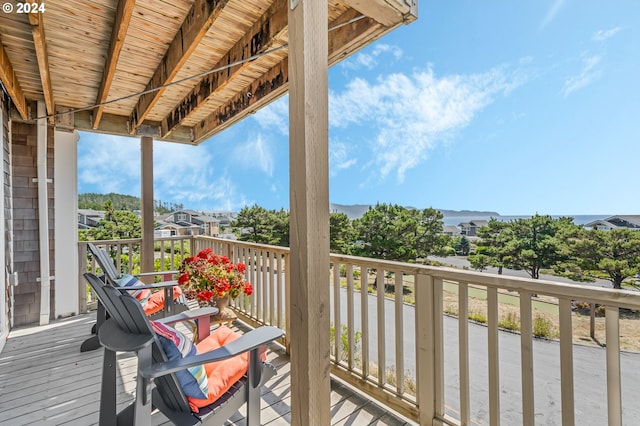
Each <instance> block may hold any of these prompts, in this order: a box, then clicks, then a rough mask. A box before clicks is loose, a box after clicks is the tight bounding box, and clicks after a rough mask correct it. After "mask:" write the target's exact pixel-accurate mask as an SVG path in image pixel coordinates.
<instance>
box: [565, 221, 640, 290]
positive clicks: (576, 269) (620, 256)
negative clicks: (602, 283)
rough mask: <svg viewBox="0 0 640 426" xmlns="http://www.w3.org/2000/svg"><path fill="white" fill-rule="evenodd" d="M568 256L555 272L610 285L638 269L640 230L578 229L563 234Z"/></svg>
mask: <svg viewBox="0 0 640 426" xmlns="http://www.w3.org/2000/svg"><path fill="white" fill-rule="evenodd" d="M564 236H565V241H566V244H567V252H568V255H569V259H568V260H567V261H566V262H564V263H563V264H561V265H558V267H557V268H556V271H557V272H559V273H561V274H562V275H564V276H568V277H570V278H572V279H578V280H581V281H592V280H593V278H602V279H606V280H609V281H611V283H612V284H613V288H616V289H619V288H622V282H623V281H624V280H625V279H627V278H630V277H633V276H635V275H636V274H637V273H638V271H640V231H634V230H631V229H612V230H610V231H603V230H599V229H590V230H586V229H582V228H578V229H577V230H574V231H573V232H566V233H565V234H564Z"/></svg>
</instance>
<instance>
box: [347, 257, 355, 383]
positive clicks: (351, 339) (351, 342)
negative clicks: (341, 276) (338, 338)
mask: <svg viewBox="0 0 640 426" xmlns="http://www.w3.org/2000/svg"><path fill="white" fill-rule="evenodd" d="M346 266H347V333H348V334H347V343H348V346H349V348H348V350H349V357H348V358H347V365H348V367H349V371H351V370H353V348H354V346H355V341H356V339H355V330H354V320H353V315H354V314H353V265H352V264H350V263H348V264H347V265H346Z"/></svg>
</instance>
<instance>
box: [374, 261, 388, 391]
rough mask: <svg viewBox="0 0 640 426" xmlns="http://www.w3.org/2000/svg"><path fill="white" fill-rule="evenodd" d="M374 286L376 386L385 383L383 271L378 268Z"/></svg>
mask: <svg viewBox="0 0 640 426" xmlns="http://www.w3.org/2000/svg"><path fill="white" fill-rule="evenodd" d="M376 272H377V276H376V286H377V289H378V291H377V296H378V318H377V320H378V384H380V386H382V385H384V384H385V383H386V377H385V372H386V369H387V367H386V352H387V351H386V347H385V341H384V338H385V324H384V323H385V310H384V270H383V269H382V268H380V267H378V268H377V269H376Z"/></svg>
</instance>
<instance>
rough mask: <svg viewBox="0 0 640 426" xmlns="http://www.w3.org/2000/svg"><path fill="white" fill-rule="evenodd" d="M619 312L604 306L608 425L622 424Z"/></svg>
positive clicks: (611, 307) (615, 308) (616, 425)
mask: <svg viewBox="0 0 640 426" xmlns="http://www.w3.org/2000/svg"><path fill="white" fill-rule="evenodd" d="M619 317H620V312H619V309H618V308H617V307H613V306H605V328H606V330H607V412H608V420H609V421H608V424H609V426H618V425H622V399H621V398H622V388H621V383H620V322H619Z"/></svg>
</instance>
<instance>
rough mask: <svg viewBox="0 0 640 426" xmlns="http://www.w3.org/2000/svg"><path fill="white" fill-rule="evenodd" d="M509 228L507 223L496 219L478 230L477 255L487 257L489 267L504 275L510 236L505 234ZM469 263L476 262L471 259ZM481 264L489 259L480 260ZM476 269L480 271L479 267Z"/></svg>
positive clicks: (492, 219)
mask: <svg viewBox="0 0 640 426" xmlns="http://www.w3.org/2000/svg"><path fill="white" fill-rule="evenodd" d="M507 227H508V223H507V222H501V221H499V220H497V219H495V218H491V219H490V220H489V223H488V224H487V226H483V227H481V228H480V229H479V230H478V237H480V243H479V244H478V245H477V247H476V253H477V254H481V255H484V256H487V258H488V262H489V263H488V265H485V267H486V266H495V267H496V268H498V274H502V268H503V267H504V265H505V257H506V256H507V253H506V245H507V242H508V239H509V236H508V235H507V233H506V232H505V230H506V228H507ZM469 261H471V262H472V265H471V266H473V262H474V260H473V259H472V258H471V257H470V258H469ZM478 261H479V262H480V263H482V262H485V261H487V259H484V258H482V259H480V260H478ZM473 267H474V268H475V269H479V267H478V266H473Z"/></svg>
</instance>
